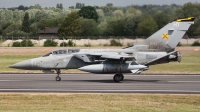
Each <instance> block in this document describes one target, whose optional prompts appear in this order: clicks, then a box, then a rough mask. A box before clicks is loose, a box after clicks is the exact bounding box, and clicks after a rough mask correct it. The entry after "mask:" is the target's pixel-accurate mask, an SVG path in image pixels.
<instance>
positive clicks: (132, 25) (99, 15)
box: [0, 2, 200, 38]
mask: <svg viewBox="0 0 200 112" xmlns="http://www.w3.org/2000/svg"><path fill="white" fill-rule="evenodd" d="M21 8H22V7H21ZM191 16H192V17H195V18H196V19H195V24H194V25H192V26H191V28H190V29H189V31H188V32H187V34H188V35H189V36H199V35H200V3H191V2H189V3H186V4H184V5H183V6H180V5H176V4H172V5H162V6H160V5H143V6H138V5H131V6H127V7H116V6H114V5H113V4H112V3H108V4H107V5H106V6H101V7H100V6H85V4H83V3H78V4H76V7H75V8H73V7H70V8H64V6H63V4H61V3H60V4H57V5H56V7H55V8H54V7H50V8H47V7H46V8H41V6H40V5H39V4H36V5H35V6H30V7H28V8H27V7H26V9H24V8H22V10H20V9H19V8H17V9H16V8H15V9H13V8H12V9H11V8H8V9H5V8H3V9H0V36H3V37H27V36H29V37H31V36H32V37H33V36H34V37H37V36H38V31H40V30H42V29H44V28H47V27H58V28H59V29H58V35H59V36H60V37H62V38H63V37H69V36H71V37H73V36H83V37H86V38H88V37H87V36H150V35H151V34H152V33H154V32H156V31H157V30H159V29H160V28H162V27H163V26H164V25H166V24H167V23H169V22H171V21H172V20H174V19H177V18H185V17H191Z"/></svg>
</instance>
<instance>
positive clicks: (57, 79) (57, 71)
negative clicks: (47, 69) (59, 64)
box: [56, 69, 61, 81]
mask: <svg viewBox="0 0 200 112" xmlns="http://www.w3.org/2000/svg"><path fill="white" fill-rule="evenodd" d="M56 73H57V76H56V81H61V77H60V69H56Z"/></svg>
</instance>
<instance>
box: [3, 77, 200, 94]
mask: <svg viewBox="0 0 200 112" xmlns="http://www.w3.org/2000/svg"><path fill="white" fill-rule="evenodd" d="M55 76H56V74H0V92H73V93H74V92H75V93H76V92H78V93H175V94H179V93H183V94H200V75H131V74H127V75H126V74H125V79H124V81H123V82H121V83H115V82H114V81H113V80H112V79H113V75H102V74H62V75H61V77H62V80H61V81H60V82H57V81H55Z"/></svg>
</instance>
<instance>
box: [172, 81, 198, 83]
mask: <svg viewBox="0 0 200 112" xmlns="http://www.w3.org/2000/svg"><path fill="white" fill-rule="evenodd" d="M168 82H188V83H189V82H192V83H199V82H200V81H168Z"/></svg>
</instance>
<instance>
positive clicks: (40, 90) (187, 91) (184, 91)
mask: <svg viewBox="0 0 200 112" xmlns="http://www.w3.org/2000/svg"><path fill="white" fill-rule="evenodd" d="M0 91H1V92H2V91H38V92H48V91H51V92H173V93H179V92H181V93H200V91H194V90H191V91H190V90H60V89H0Z"/></svg>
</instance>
